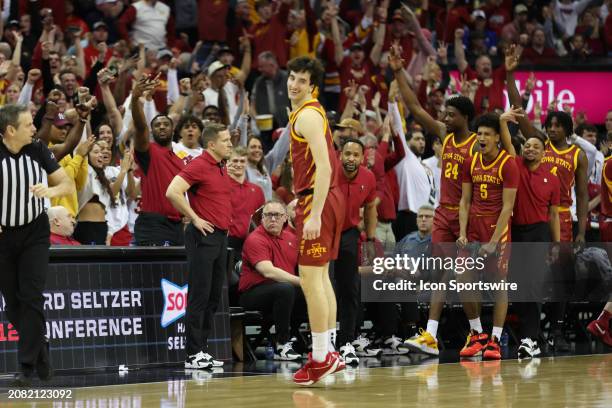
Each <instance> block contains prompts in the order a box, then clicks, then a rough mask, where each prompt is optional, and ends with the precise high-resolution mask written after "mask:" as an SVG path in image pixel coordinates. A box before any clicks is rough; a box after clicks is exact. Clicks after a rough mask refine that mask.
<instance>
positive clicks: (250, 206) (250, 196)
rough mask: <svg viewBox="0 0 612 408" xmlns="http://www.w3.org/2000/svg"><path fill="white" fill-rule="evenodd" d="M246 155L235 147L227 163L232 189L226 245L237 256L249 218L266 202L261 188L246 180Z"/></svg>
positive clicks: (245, 152) (247, 227)
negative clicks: (230, 216)
mask: <svg viewBox="0 0 612 408" xmlns="http://www.w3.org/2000/svg"><path fill="white" fill-rule="evenodd" d="M247 155H248V151H247V149H246V147H244V146H238V147H235V148H234V150H233V151H232V155H231V156H230V158H229V161H228V162H227V172H228V174H229V176H230V185H231V188H232V225H230V228H229V237H228V244H229V246H230V247H231V248H233V249H234V251H235V254H237V255H238V256H240V254H241V253H242V244H243V243H244V240H245V239H246V237H247V235H248V234H249V225H250V222H251V216H252V215H253V214H254V213H255V211H257V210H258V209H259V208H260V207H261V206H262V205H264V203H265V202H266V199H265V198H264V193H263V191H262V190H261V187H259V186H258V185H257V184H253V183H251V182H249V181H247V180H246V164H247Z"/></svg>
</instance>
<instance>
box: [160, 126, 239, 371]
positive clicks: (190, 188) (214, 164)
mask: <svg viewBox="0 0 612 408" xmlns="http://www.w3.org/2000/svg"><path fill="white" fill-rule="evenodd" d="M202 140H203V142H204V145H205V146H206V150H205V151H204V153H203V154H202V155H201V156H199V157H197V158H195V159H193V160H192V161H191V162H190V163H189V164H188V165H187V167H186V168H185V169H184V170H183V171H181V172H180V173H179V174H178V175H177V176H175V177H174V179H173V180H172V182H171V183H170V185H169V186H168V190H167V191H166V197H167V198H168V200H170V202H171V203H172V205H173V206H174V207H175V208H176V209H177V210H178V211H180V212H181V213H182V214H183V215H185V216H188V217H189V219H191V220H192V221H191V224H190V225H189V226H188V227H187V229H186V230H185V248H186V250H187V261H188V267H189V277H188V284H189V294H188V296H187V310H186V316H185V321H186V322H187V333H186V337H187V345H186V354H187V356H186V359H185V368H195V369H199V368H211V367H219V366H222V365H223V363H222V362H221V361H217V360H214V359H213V357H212V356H211V355H210V354H209V353H208V351H207V348H208V344H207V343H208V335H209V334H210V330H211V326H212V320H213V317H214V315H215V312H216V310H217V306H218V305H219V301H220V300H221V293H222V287H223V280H224V279H225V274H226V271H227V265H226V264H227V231H228V229H229V227H230V221H231V216H232V206H231V191H232V190H231V180H230V178H229V176H228V174H227V168H226V167H225V161H226V160H227V159H229V158H230V155H231V152H232V142H231V139H230V133H229V130H227V128H226V127H225V126H223V125H220V124H209V125H207V126H206V127H205V128H204V131H203V132H202ZM187 192H188V193H189V201H187V200H186V199H185V193H187Z"/></svg>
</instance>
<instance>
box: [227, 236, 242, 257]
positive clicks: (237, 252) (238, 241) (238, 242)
mask: <svg viewBox="0 0 612 408" xmlns="http://www.w3.org/2000/svg"><path fill="white" fill-rule="evenodd" d="M243 245H244V239H242V238H237V237H232V236H231V235H230V236H229V237H227V246H229V247H230V248H232V249H233V250H234V260H236V261H239V260H241V259H242V246H243Z"/></svg>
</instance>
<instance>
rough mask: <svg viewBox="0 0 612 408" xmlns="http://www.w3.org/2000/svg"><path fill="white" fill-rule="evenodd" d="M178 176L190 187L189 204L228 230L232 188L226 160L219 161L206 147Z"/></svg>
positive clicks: (218, 226)
mask: <svg viewBox="0 0 612 408" xmlns="http://www.w3.org/2000/svg"><path fill="white" fill-rule="evenodd" d="M175 157H177V158H178V156H175ZM179 160H180V159H179ZM180 161H181V163H182V162H183V161H182V160H180ZM179 176H181V177H182V178H183V179H184V180H185V181H186V182H187V183H188V184H189V185H190V186H191V188H190V189H189V191H188V192H187V195H188V196H189V204H190V205H191V208H193V211H195V213H196V214H197V215H198V217H200V218H202V219H203V220H206V221H208V222H210V223H212V224H213V225H214V226H215V227H217V228H219V229H221V230H228V229H229V227H230V223H231V220H232V206H231V202H232V198H231V196H232V188H231V186H230V181H231V179H230V176H228V175H227V168H226V167H225V162H224V161H221V162H217V161H216V160H215V158H214V157H212V156H211V155H210V153H208V152H207V151H206V150H205V151H204V153H202V155H200V156H198V157H196V158H195V159H193V160H192V161H191V162H189V164H188V165H187V167H185V169H184V170H183V171H181V172H180V173H179Z"/></svg>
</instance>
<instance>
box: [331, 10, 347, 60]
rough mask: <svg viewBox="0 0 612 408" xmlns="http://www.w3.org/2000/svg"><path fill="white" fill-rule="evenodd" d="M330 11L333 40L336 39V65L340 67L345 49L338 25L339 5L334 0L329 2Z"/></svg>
mask: <svg viewBox="0 0 612 408" xmlns="http://www.w3.org/2000/svg"><path fill="white" fill-rule="evenodd" d="M327 7H328V12H329V14H330V15H331V32H332V40H333V41H334V59H335V62H336V65H337V66H338V67H340V65H342V60H343V59H344V50H343V49H342V40H341V38H340V27H338V20H337V18H338V6H336V5H334V4H333V2H329V3H328V6H327Z"/></svg>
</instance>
